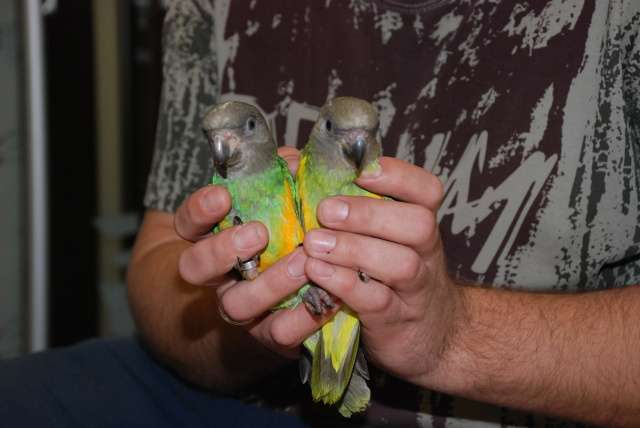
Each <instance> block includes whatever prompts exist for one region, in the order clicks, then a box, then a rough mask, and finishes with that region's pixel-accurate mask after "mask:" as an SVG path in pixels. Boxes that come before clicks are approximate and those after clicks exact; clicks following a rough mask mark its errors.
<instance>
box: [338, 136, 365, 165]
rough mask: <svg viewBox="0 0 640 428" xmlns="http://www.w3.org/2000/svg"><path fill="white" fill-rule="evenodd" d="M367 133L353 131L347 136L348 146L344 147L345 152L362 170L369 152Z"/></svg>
mask: <svg viewBox="0 0 640 428" xmlns="http://www.w3.org/2000/svg"><path fill="white" fill-rule="evenodd" d="M367 146H368V143H367V134H366V133H364V132H352V133H351V134H350V135H349V137H347V146H346V147H344V154H345V155H346V156H347V158H348V159H349V160H350V161H351V162H353V165H354V166H355V167H356V169H357V170H358V173H359V172H360V169H361V168H362V162H363V161H364V158H365V155H366V154H367Z"/></svg>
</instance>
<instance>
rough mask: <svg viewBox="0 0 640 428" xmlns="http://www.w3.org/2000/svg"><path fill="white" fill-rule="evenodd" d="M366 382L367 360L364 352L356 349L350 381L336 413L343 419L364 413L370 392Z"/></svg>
mask: <svg viewBox="0 0 640 428" xmlns="http://www.w3.org/2000/svg"><path fill="white" fill-rule="evenodd" d="M368 380H369V367H368V366H367V360H366V358H365V357H364V352H362V350H361V349H358V357H357V358H356V365H355V367H354V369H353V374H352V375H351V380H350V381H349V385H348V386H347V390H346V392H345V393H344V396H343V397H342V401H340V406H339V407H338V412H340V414H341V415H342V416H344V417H345V418H349V417H351V415H353V414H354V413H360V412H362V411H364V410H365V409H366V408H367V406H368V405H369V401H370V400H371V390H370V389H369V386H368V385H367V381H368Z"/></svg>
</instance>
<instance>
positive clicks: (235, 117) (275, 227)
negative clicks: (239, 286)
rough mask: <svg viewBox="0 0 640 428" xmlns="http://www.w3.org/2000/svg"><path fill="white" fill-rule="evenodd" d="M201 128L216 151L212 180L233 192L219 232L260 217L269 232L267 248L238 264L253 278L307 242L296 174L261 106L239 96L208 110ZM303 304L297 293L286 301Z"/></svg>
mask: <svg viewBox="0 0 640 428" xmlns="http://www.w3.org/2000/svg"><path fill="white" fill-rule="evenodd" d="M202 129H203V132H204V134H205V135H206V137H207V140H208V142H209V145H210V147H211V151H212V154H213V165H214V170H215V171H214V174H213V178H212V180H211V182H212V184H217V185H222V186H225V187H226V188H227V190H228V191H229V194H230V195H231V210H230V211H229V213H228V214H227V216H226V217H225V218H224V219H223V220H222V221H221V222H219V223H218V224H217V225H216V226H215V228H214V232H218V231H220V230H223V229H226V228H229V227H232V226H234V225H238V224H242V223H246V222H248V221H260V222H262V223H263V224H264V225H265V227H266V228H267V230H268V231H269V243H268V245H267V247H266V248H265V249H264V250H263V251H262V252H261V253H260V254H258V255H256V256H255V257H253V258H252V259H249V260H238V263H237V264H236V269H237V270H239V271H240V273H241V274H242V276H243V278H244V279H247V280H252V279H254V278H256V277H257V276H258V274H259V272H262V271H264V270H265V269H267V268H268V267H269V266H271V265H272V264H274V263H275V262H276V261H277V260H278V259H280V258H281V257H283V256H286V255H287V254H289V253H291V252H292V251H294V250H295V249H296V248H297V247H298V246H299V245H300V244H301V243H302V239H303V237H304V232H303V229H302V226H301V224H300V220H299V218H300V215H299V206H298V199H297V197H296V187H295V183H294V180H293V176H292V175H291V173H290V171H289V168H288V167H287V162H286V161H285V160H284V159H282V158H281V157H280V156H278V153H277V150H278V148H277V145H276V143H275V141H274V139H273V137H272V135H271V132H270V130H269V127H268V125H267V122H266V120H265V118H264V117H263V116H262V114H261V113H260V111H258V109H257V108H256V107H254V106H252V105H250V104H246V103H243V102H239V101H229V102H225V103H222V104H218V105H216V106H214V107H212V108H211V109H209V110H208V111H207V113H206V114H205V116H204V118H203V120H202ZM298 303H300V298H299V297H298V296H297V295H295V296H291V298H290V299H285V301H284V302H282V303H281V305H282V307H295V306H296V305H297V304H298Z"/></svg>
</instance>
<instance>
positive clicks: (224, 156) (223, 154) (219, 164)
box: [209, 134, 231, 178]
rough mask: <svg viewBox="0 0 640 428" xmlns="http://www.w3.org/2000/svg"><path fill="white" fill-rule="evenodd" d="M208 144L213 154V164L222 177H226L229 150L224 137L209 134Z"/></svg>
mask: <svg viewBox="0 0 640 428" xmlns="http://www.w3.org/2000/svg"><path fill="white" fill-rule="evenodd" d="M209 145H210V147H211V153H212V155H213V166H214V168H215V171H216V172H217V173H218V175H220V176H221V177H222V178H227V162H228V161H229V158H230V155H231V150H230V147H229V144H228V142H227V141H226V140H225V138H224V137H223V136H221V135H219V134H214V135H209Z"/></svg>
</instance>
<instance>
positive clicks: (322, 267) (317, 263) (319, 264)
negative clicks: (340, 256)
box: [309, 259, 336, 278]
mask: <svg viewBox="0 0 640 428" xmlns="http://www.w3.org/2000/svg"><path fill="white" fill-rule="evenodd" d="M309 269H311V272H313V273H315V274H316V275H317V276H321V277H323V278H328V277H330V276H332V275H333V273H334V272H335V271H336V270H335V268H334V267H333V266H331V265H330V264H329V263H325V262H323V261H321V260H317V259H314V260H313V262H312V263H311V265H310V266H309Z"/></svg>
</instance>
